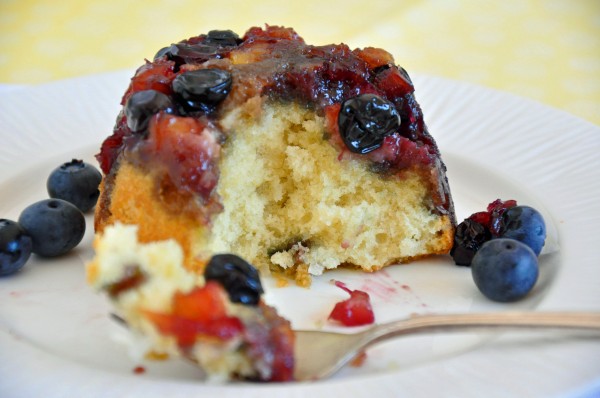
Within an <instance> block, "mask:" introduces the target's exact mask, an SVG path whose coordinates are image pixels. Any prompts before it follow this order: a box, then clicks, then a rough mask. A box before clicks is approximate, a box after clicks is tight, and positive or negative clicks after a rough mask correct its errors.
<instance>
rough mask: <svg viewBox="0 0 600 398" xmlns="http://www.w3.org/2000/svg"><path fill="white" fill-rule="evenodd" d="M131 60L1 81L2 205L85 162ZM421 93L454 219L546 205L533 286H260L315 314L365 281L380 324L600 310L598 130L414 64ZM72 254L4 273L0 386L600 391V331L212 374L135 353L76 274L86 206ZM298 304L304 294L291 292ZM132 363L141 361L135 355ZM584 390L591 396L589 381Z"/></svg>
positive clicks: (154, 390)
mask: <svg viewBox="0 0 600 398" xmlns="http://www.w3.org/2000/svg"><path fill="white" fill-rule="evenodd" d="M130 75H131V71H123V72H117V73H112V74H105V75H98V76H90V77H86V78H80V79H73V80H65V81H60V82H56V83H52V84H47V85H43V86H37V87H31V88H23V89H15V90H11V91H9V92H4V93H2V94H1V95H0V140H1V141H0V142H1V143H2V144H1V145H0V217H2V218H12V219H16V218H17V217H18V215H19V212H20V211H21V210H22V209H23V208H24V207H25V206H27V205H28V204H30V203H32V202H33V201H36V200H40V199H43V198H45V197H46V192H45V180H46V177H47V175H48V173H49V172H50V170H51V169H52V168H53V167H56V166H58V165H59V164H60V163H62V162H64V161H67V160H70V159H71V158H74V157H75V158H84V159H86V160H87V161H89V162H94V157H93V155H94V154H95V153H96V152H97V150H98V148H99V144H100V142H101V141H102V139H103V138H104V137H106V136H107V135H108V134H109V133H110V131H111V129H112V124H113V122H114V120H115V117H116V115H117V113H118V110H119V101H120V96H121V94H122V92H123V91H124V89H125V87H126V85H127V82H128V79H129V76H130ZM414 81H415V85H416V87H417V99H418V100H419V102H420V103H421V106H422V108H423V110H424V113H425V118H426V121H427V124H428V126H429V129H430V131H431V132H432V134H433V135H434V137H435V138H436V140H437V142H438V145H439V147H440V149H441V151H442V154H443V157H444V160H445V162H446V164H447V166H448V170H449V172H448V176H449V179H450V184H451V187H452V191H453V196H454V201H455V205H456V209H457V216H458V219H459V221H460V220H462V219H463V218H464V217H466V216H468V215H469V214H470V213H472V212H473V211H478V210H482V209H483V208H484V207H485V206H486V204H487V203H488V202H490V201H492V200H494V199H496V198H503V199H508V198H514V199H517V200H518V201H519V202H520V203H522V204H529V205H532V206H534V207H536V208H538V209H540V210H542V212H543V213H544V216H545V218H546V220H547V222H548V224H549V239H548V242H547V245H546V248H545V249H544V253H543V255H542V257H541V260H540V265H541V278H540V281H539V283H538V285H537V286H536V288H535V290H534V292H533V294H532V295H530V296H529V297H528V298H527V299H526V300H523V301H521V302H519V303H514V304H497V303H492V302H489V301H487V300H486V299H485V298H483V297H482V296H481V295H480V294H479V292H478V291H477V289H476V288H475V286H474V284H473V282H472V280H471V276H470V271H469V269H468V268H465V267H456V266H454V265H453V263H452V261H451V259H450V258H449V257H441V258H436V259H431V260H427V261H420V262H417V263H414V264H410V265H400V266H394V267H389V268H387V269H385V270H384V271H382V272H378V273H374V274H358V273H356V272H349V271H335V272H330V273H327V274H325V275H324V276H323V277H320V278H317V279H316V280H315V283H314V284H313V287H311V289H309V290H306V289H301V288H297V287H293V286H292V287H288V288H284V289H279V288H275V287H274V284H273V281H272V280H270V279H269V278H266V279H265V284H266V286H267V295H266V300H267V301H268V302H269V303H271V304H273V305H275V306H277V308H278V309H279V310H280V312H281V313H282V314H283V315H284V316H286V317H288V318H289V319H290V320H291V321H292V322H293V324H294V326H295V327H301V328H315V327H330V326H328V325H327V324H326V322H325V321H324V320H325V318H326V316H327V314H328V312H329V311H330V310H331V308H332V306H333V305H334V303H335V302H337V301H339V300H341V299H343V298H344V297H345V293H344V292H342V291H341V290H340V289H338V288H336V287H335V286H333V285H332V284H331V283H330V281H331V280H332V279H336V280H340V281H343V282H345V283H346V284H347V285H348V286H349V287H350V288H353V289H363V290H366V291H368V292H369V293H370V294H371V296H372V299H373V305H374V308H375V312H376V319H377V321H378V322H383V321H386V320H391V319H396V318H399V317H404V316H407V315H408V314H410V313H414V312H419V313H422V312H474V311H507V310H514V309H531V310H569V309H572V310H600V265H599V264H600V255H599V252H598V250H596V246H597V245H598V242H600V233H599V232H598V231H599V227H600V223H599V221H600V201H599V200H598V198H600V172H599V171H598V170H599V168H600V156H598V151H599V150H600V128H598V127H597V126H594V125H592V124H589V123H587V122H585V121H582V120H580V119H577V118H575V117H573V116H571V115H568V114H566V113H563V112H560V111H557V110H554V109H552V108H549V107H546V106H544V105H541V104H538V103H535V102H532V101H528V100H525V99H522V98H518V97H515V96H512V95H509V94H506V93H502V92H498V91H493V90H489V89H486V88H482V87H478V86H473V85H467V84H464V83H461V82H455V81H449V80H445V79H440V78H436V77H431V76H415V77H414ZM87 221H88V231H87V233H86V236H85V238H84V240H83V242H82V243H81V244H80V246H79V247H78V248H77V249H75V250H74V251H73V252H71V253H70V254H68V255H67V256H64V257H61V258H59V259H54V260H47V259H41V258H38V257H36V256H33V257H32V259H31V260H30V262H29V264H28V265H27V266H26V267H25V268H24V269H23V271H22V272H20V273H18V274H17V275H14V276H11V277H6V278H2V279H0V358H1V359H0V396H2V397H30V396H45V397H58V396H81V397H83V396H85V397H113V396H129V397H138V396H139V397H152V396H166V395H167V394H168V396H172V397H179V396H182V397H183V396H217V395H218V396H219V397H234V396H235V397H237V396H240V395H241V394H243V396H244V397H300V396H307V395H309V394H310V396H312V397H329V396H331V395H332V394H340V393H344V394H346V395H347V396H349V397H363V396H364V397H372V396H376V394H378V395H380V396H382V397H387V396H390V397H391V396H394V397H402V396H407V397H421V396H422V397H432V396H456V397H459V396H460V397H479V396H482V394H485V395H486V396H487V397H496V396H498V397H501V396H528V397H547V396H557V395H558V396H582V395H586V394H595V393H598V394H600V360H598V358H600V341H599V340H598V339H597V338H596V339H593V338H591V337H590V336H588V335H581V334H575V335H573V334H564V333H549V334H533V333H518V334H466V333H461V334H452V335H439V334H436V335H429V336H418V337H408V338H405V339H403V340H398V341H394V342H390V343H386V344H384V345H381V346H378V347H376V348H374V349H372V350H371V351H369V354H368V358H367V361H366V362H365V363H364V364H363V366H361V367H359V368H349V369H345V370H344V371H342V372H341V373H340V374H339V375H337V376H336V377H334V378H332V379H330V380H325V381H321V382H317V383H306V384H286V385H265V384H250V383H234V384H229V385H207V384H205V383H204V382H202V381H201V380H198V372H197V370H196V369H195V368H193V367H192V366H190V365H188V364H186V363H184V362H178V361H171V362H168V363H161V362H159V363H148V362H144V361H138V360H134V359H132V358H131V356H130V355H129V354H128V353H127V350H126V348H125V346H124V345H121V344H119V343H117V342H115V338H114V337H115V335H116V336H119V335H120V334H121V333H122V331H121V330H119V328H118V326H117V325H114V324H113V323H111V321H110V320H109V319H108V317H107V313H108V311H109V309H108V305H107V303H106V301H105V300H104V298H103V297H100V296H98V295H96V294H95V293H93V292H92V291H91V290H90V289H89V288H88V287H87V286H86V284H85V278H84V269H83V265H84V263H85V262H86V261H87V260H88V259H89V258H91V256H92V250H91V241H92V236H93V231H92V228H91V224H92V215H91V214H89V215H88V216H87ZM300 303H301V304H300ZM138 365H142V366H144V368H145V369H146V372H145V373H143V374H135V373H134V372H133V369H134V368H135V367H136V366H138ZM590 396H591V395H590Z"/></svg>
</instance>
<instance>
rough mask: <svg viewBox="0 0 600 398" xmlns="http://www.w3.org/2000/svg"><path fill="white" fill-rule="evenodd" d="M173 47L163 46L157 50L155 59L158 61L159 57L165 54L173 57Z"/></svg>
mask: <svg viewBox="0 0 600 398" xmlns="http://www.w3.org/2000/svg"><path fill="white" fill-rule="evenodd" d="M171 47H172V46H168V47H163V48H161V49H160V50H158V51H157V52H156V54H154V58H153V59H154V60H155V61H156V60H157V59H159V58H162V57H164V56H165V55H166V56H167V58H170V57H171Z"/></svg>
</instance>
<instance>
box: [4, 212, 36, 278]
mask: <svg viewBox="0 0 600 398" xmlns="http://www.w3.org/2000/svg"><path fill="white" fill-rule="evenodd" d="M31 249H32V242H31V237H29V235H27V233H26V232H25V230H23V228H21V226H20V225H19V224H17V223H16V222H14V221H11V220H6V219H0V276H5V275H10V274H14V273H15V272H17V271H19V270H20V269H21V268H23V266H24V265H25V263H26V262H27V260H28V259H29V256H30V255H31Z"/></svg>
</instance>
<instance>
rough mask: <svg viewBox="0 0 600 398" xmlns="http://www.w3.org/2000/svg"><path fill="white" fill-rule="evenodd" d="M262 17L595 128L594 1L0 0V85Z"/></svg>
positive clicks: (598, 27) (599, 2)
mask: <svg viewBox="0 0 600 398" xmlns="http://www.w3.org/2000/svg"><path fill="white" fill-rule="evenodd" d="M265 23H268V24H272V25H285V26H291V27H294V28H295V29H296V31H297V32H298V33H299V34H300V35H301V36H303V37H304V39H305V40H306V41H307V42H308V43H311V44H328V43H333V42H335V43H338V42H344V43H347V44H348V45H350V47H352V48H354V47H365V46H376V47H382V48H385V49H387V50H388V51H390V52H391V53H392V54H393V55H394V56H395V58H396V62H397V63H399V64H401V65H402V66H404V67H405V68H406V69H407V70H408V71H409V73H410V72H413V73H415V72H418V73H423V74H433V75H439V76H444V77H448V78H452V79H458V80H462V81H466V82H472V83H476V84H480V85H484V86H487V87H492V88H497V89H501V90H504V91H508V92H512V93H514V94H517V95H521V96H524V97H529V98H532V99H535V100H538V101H540V102H543V103H545V104H548V105H551V106H554V107H556V108H560V109H562V110H564V111H567V112H569V113H572V114H574V115H577V116H579V117H582V118H584V119H587V120H589V121H592V122H593V123H596V124H600V0H579V1H577V0H547V1H541V0H540V1H536V0H524V1H516V0H514V1H513V0H509V1H502V0H496V1H474V0H463V1H442V0H438V1H434V0H421V1H418V0H407V1H401V0H389V1H384V0H361V1H350V0H346V1H338V0H335V1H327V0H296V1H293V2H292V1H290V2H287V3H286V2H284V1H283V0H279V1H274V0H264V1H261V0H255V1H241V0H229V1H227V0H219V1H205V0H204V1H201V0H197V1H193V0H169V1H167V0H146V1H134V0H103V1H77V0H60V1H59V0H37V1H35V0H0V84H2V83H4V84H6V83H14V84H38V83H44V82H48V81H52V80H56V79H64V78H70V77H76V76H81V75H88V74H94V73H102V72H108V71H114V70H118V69H123V68H129V69H132V70H133V69H134V68H136V67H137V66H139V65H140V64H141V63H142V62H143V59H144V58H152V57H153V55H154V53H155V52H156V50H158V49H159V48H161V47H163V46H165V45H168V44H170V43H172V42H176V41H179V40H181V39H183V38H187V37H190V36H195V35H197V34H200V33H205V32H207V31H208V30H211V29H232V30H234V31H236V32H238V33H239V34H240V35H242V34H243V33H244V31H245V30H246V29H247V28H248V27H250V26H253V25H263V24H265ZM417 90H418V87H417ZM417 93H418V91H417ZM448 106H451V104H449V105H448Z"/></svg>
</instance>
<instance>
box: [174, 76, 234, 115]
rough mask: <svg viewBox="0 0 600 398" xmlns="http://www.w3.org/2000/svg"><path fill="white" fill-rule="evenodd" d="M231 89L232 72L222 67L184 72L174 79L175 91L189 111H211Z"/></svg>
mask: <svg viewBox="0 0 600 398" xmlns="http://www.w3.org/2000/svg"><path fill="white" fill-rule="evenodd" d="M230 89H231V74H230V73H229V72H228V71H226V70H222V69H199V70H194V71H189V72H184V73H182V74H180V75H178V76H177V77H176V78H175V79H174V80H173V91H174V92H175V93H176V94H177V95H178V96H179V98H180V99H181V101H182V103H183V106H184V108H186V109H187V110H188V111H204V112H207V113H208V112H211V111H212V110H214V107H215V106H216V105H217V104H219V103H220V102H221V101H223V100H224V99H225V98H226V97H227V94H229V91H230Z"/></svg>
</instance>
